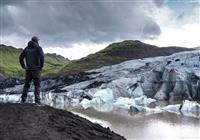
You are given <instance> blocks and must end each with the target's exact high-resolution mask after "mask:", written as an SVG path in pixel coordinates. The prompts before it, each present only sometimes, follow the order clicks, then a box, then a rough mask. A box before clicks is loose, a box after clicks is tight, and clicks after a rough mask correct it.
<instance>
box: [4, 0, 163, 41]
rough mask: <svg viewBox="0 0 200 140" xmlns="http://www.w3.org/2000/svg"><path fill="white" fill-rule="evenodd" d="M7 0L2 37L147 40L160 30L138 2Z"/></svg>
mask: <svg viewBox="0 0 200 140" xmlns="http://www.w3.org/2000/svg"><path fill="white" fill-rule="evenodd" d="M17 1H18V0H17ZM19 1H20V3H19V2H16V1H15V2H14V1H13V0H7V1H6V2H3V4H1V7H3V8H2V9H3V14H1V19H3V23H1V30H3V35H7V34H11V33H15V34H17V35H19V36H22V37H26V36H30V35H38V36H40V38H42V39H43V40H45V41H46V44H48V43H49V44H63V43H64V42H67V44H70V43H75V42H96V43H101V42H112V41H114V40H117V39H147V38H154V37H156V36H158V35H159V34H160V33H161V30H160V27H159V26H158V25H157V23H156V22H154V21H153V20H152V19H151V18H150V17H148V16H146V15H145V12H144V9H142V7H141V5H142V4H145V3H140V2H138V1H125V2H121V1H111V0H107V1H97V0H96V1H91V0H90V1H87V0H86V1H82V2H81V1H71V0H65V1H63V0H62V1H61V0H58V1H55V0H44V1H42V2H40V1H37V0H19Z"/></svg>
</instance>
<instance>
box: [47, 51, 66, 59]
mask: <svg viewBox="0 0 200 140" xmlns="http://www.w3.org/2000/svg"><path fill="white" fill-rule="evenodd" d="M46 55H48V56H50V57H54V58H56V59H58V60H61V61H62V60H65V61H67V60H68V61H69V59H67V58H65V57H63V56H62V55H59V54H56V53H47V54H46Z"/></svg>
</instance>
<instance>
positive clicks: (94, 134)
mask: <svg viewBox="0 0 200 140" xmlns="http://www.w3.org/2000/svg"><path fill="white" fill-rule="evenodd" d="M0 114H1V115H0V137H1V139H2V140H19V139H20V140H22V139H26V140H36V139H37V140H79V139H81V140H125V138H124V137H122V136H120V135H118V134H116V133H114V132H113V131H111V130H110V129H109V128H103V127H102V126H100V125H99V124H93V123H91V122H90V121H88V120H86V119H84V118H81V117H79V116H77V115H74V114H72V113H70V112H67V111H64V110H57V109H54V108H51V107H48V106H42V107H38V106H35V105H33V104H0ZM2 114H3V115H2Z"/></svg>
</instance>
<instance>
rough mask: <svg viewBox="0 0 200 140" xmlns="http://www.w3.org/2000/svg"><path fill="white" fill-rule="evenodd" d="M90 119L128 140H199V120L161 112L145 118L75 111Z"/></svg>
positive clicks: (111, 113)
mask: <svg viewBox="0 0 200 140" xmlns="http://www.w3.org/2000/svg"><path fill="white" fill-rule="evenodd" d="M73 111H74V112H79V113H81V114H84V115H86V116H88V117H90V118H93V119H94V118H95V119H98V120H103V121H106V122H109V123H108V124H109V127H110V128H111V130H113V131H114V132H116V133H119V134H120V135H123V136H124V137H125V138H127V139H128V140H133V139H142V140H143V139H145V140H149V139H153V140H154V139H159V140H166V139H167V140H168V139H169V140H171V139H172V140H173V139H175V140H182V139H187V140H192V139H194V140H197V139H198V140H199V139H200V119H198V118H192V117H185V116H181V115H176V114H173V113H168V112H162V113H159V114H152V115H148V116H146V115H145V114H136V115H133V116H130V115H129V114H126V113H125V112H123V111H118V112H117V113H116V112H110V113H105V112H104V113H102V112H97V111H95V110H93V109H87V110H81V109H75V110H73Z"/></svg>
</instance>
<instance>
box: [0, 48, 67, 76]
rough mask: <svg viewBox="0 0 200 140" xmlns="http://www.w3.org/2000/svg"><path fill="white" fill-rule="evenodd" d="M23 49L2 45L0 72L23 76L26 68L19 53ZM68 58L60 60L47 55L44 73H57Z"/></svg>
mask: <svg viewBox="0 0 200 140" xmlns="http://www.w3.org/2000/svg"><path fill="white" fill-rule="evenodd" d="M21 52H22V49H16V48H14V47H11V46H5V45H0V73H2V74H4V75H5V76H10V77H21V76H23V75H24V70H23V69H22V68H21V66H20V64H19V61H18V60H19V59H18V58H19V55H20V53H21ZM66 62H67V60H66V61H65V60H59V59H56V58H55V57H53V56H49V55H45V64H44V69H43V71H42V74H43V75H46V74H50V73H57V72H58V71H60V70H61V69H62V68H63V67H64V66H65V65H66Z"/></svg>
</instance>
